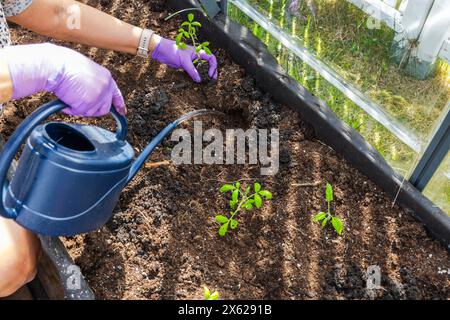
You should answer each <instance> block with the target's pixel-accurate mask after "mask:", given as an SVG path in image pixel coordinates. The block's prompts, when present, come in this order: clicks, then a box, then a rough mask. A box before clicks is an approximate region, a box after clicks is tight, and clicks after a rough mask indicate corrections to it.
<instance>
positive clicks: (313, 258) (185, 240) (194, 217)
mask: <svg viewBox="0 0 450 320" xmlns="http://www.w3.org/2000/svg"><path fill="white" fill-rule="evenodd" d="M88 3H89V4H91V5H93V6H96V7H98V8H101V9H102V10H104V11H106V12H111V13H113V14H114V15H116V16H117V17H119V18H122V19H124V20H126V21H129V22H131V23H135V24H138V25H141V26H145V25H150V26H151V27H152V28H153V29H154V30H155V31H157V32H160V33H161V34H163V35H165V36H168V37H171V38H174V37H175V35H176V30H177V23H179V21H177V20H171V21H169V22H164V17H166V16H167V9H166V8H165V5H164V4H163V2H158V1H144V0H139V1H117V2H114V4H115V5H114V6H112V5H111V3H112V2H109V1H88ZM138 13H139V14H138ZM13 36H14V40H15V41H17V42H21V43H30V42H38V41H47V39H45V38H42V37H37V36H34V35H32V34H31V33H28V32H25V31H23V30H20V29H15V30H14V31H13ZM210 40H214V39H210ZM64 45H68V46H71V45H69V44H65V43H64ZM72 47H74V46H72ZM211 47H212V49H213V51H215V53H216V54H217V56H218V61H219V66H220V69H219V70H220V72H219V79H218V81H217V82H205V83H202V84H200V85H198V84H194V83H193V82H191V81H190V79H189V78H188V76H187V75H186V74H184V73H182V72H180V71H176V70H172V69H169V68H167V67H165V66H161V65H159V64H157V63H154V62H147V63H145V62H142V60H139V59H137V58H133V57H131V56H128V55H123V54H116V53H111V52H108V51H103V50H97V49H91V50H87V49H86V48H83V47H80V46H77V47H75V48H77V49H78V50H80V51H82V52H83V53H85V54H87V55H89V56H90V57H92V58H93V59H95V60H96V61H97V62H99V63H101V64H103V65H105V66H106V67H107V68H109V69H110V70H111V72H112V73H113V74H114V76H115V78H116V79H117V80H118V83H119V86H120V87H121V89H122V90H123V93H124V95H125V97H126V102H127V107H128V122H129V126H130V128H129V136H128V141H129V142H130V143H131V144H132V145H133V146H134V147H135V148H136V152H137V153H139V152H140V151H141V150H142V148H143V147H144V146H145V145H146V144H147V142H148V141H149V140H150V139H151V138H152V137H153V136H154V135H155V134H156V133H157V132H158V131H159V130H161V129H162V128H163V127H164V126H165V124H167V123H168V122H169V121H172V120H174V119H175V118H177V117H178V116H180V115H182V114H184V113H186V112H188V111H192V110H195V109H201V108H213V109H217V110H220V111H224V112H226V113H227V114H228V115H229V117H227V118H224V119H217V118H216V119H214V118H202V120H203V128H204V130H206V129H208V128H218V129H221V130H223V131H224V130H225V129H231V128H242V129H244V130H245V129H247V128H250V127H253V126H256V127H259V128H269V129H270V128H278V129H279V130H280V170H279V172H278V174H277V175H275V176H260V166H257V165H253V166H251V165H233V166H226V165H223V166H219V165H180V166H175V165H173V164H170V165H166V166H160V167H156V168H151V169H142V170H141V171H140V172H139V174H138V175H137V176H136V178H135V179H134V181H133V182H132V183H131V184H130V185H129V186H128V187H127V188H126V189H125V190H124V193H123V195H122V197H121V200H120V204H119V205H118V206H117V208H116V211H115V212H116V214H115V216H114V217H113V218H112V219H111V220H110V221H109V223H108V224H107V225H106V226H104V227H103V228H102V229H101V230H99V231H97V232H92V233H90V234H86V235H80V236H77V237H73V238H68V239H64V242H65V245H66V247H67V248H68V250H69V253H70V254H71V256H72V257H73V258H74V259H75V262H76V263H77V264H78V265H79V266H80V267H81V269H82V271H83V273H84V275H85V276H86V278H87V280H88V282H89V284H90V286H91V287H92V289H93V291H94V292H95V294H96V297H97V298H99V299H201V298H202V292H203V289H202V285H207V286H208V287H210V288H211V289H214V290H216V289H217V290H219V292H220V295H221V298H223V299H323V298H328V299H367V298H369V295H368V292H367V291H366V289H365V288H366V276H365V274H366V270H367V268H368V267H369V266H371V265H377V266H379V267H380V268H381V279H382V283H381V285H382V286H383V289H382V290H377V291H376V292H375V293H374V294H375V297H376V298H382V299H399V298H402V299H403V298H409V299H421V298H426V299H448V298H449V297H450V295H449V290H450V280H449V274H448V273H447V272H445V273H444V271H447V270H450V264H449V261H450V259H449V258H450V255H449V253H448V252H447V250H446V249H445V248H444V247H443V246H442V245H441V244H440V243H438V242H437V241H435V240H433V239H432V238H430V237H429V236H428V235H427V234H426V232H425V230H424V229H423V227H422V226H421V225H420V224H418V223H416V222H415V221H414V219H412V218H411V217H410V216H409V215H408V214H406V213H405V212H404V211H403V210H402V209H400V208H399V207H398V206H397V205H393V204H392V203H393V200H392V199H390V198H389V197H388V196H387V195H386V194H385V193H384V192H383V191H382V190H381V189H380V188H379V187H377V186H376V185H375V184H374V183H373V182H371V181H370V180H368V179H367V178H366V177H365V176H363V175H362V174H360V173H359V172H358V171H357V170H355V169H353V168H352V167H351V166H350V165H348V164H347V162H346V161H345V160H344V159H343V158H342V157H341V156H340V155H338V154H336V153H335V152H334V151H333V150H332V149H331V148H329V147H328V146H326V145H325V144H323V143H321V142H320V141H318V140H317V139H315V137H314V132H313V130H312V129H311V128H310V127H309V126H308V125H307V124H306V123H303V122H302V119H300V118H299V117H298V115H297V114H296V113H294V112H293V111H291V110H289V109H288V108H287V107H285V106H281V105H279V104H277V103H275V102H274V101H272V100H271V98H270V97H269V96H267V95H265V94H264V93H262V92H261V91H260V90H258V89H257V88H256V87H255V86H254V82H253V79H251V78H250V77H248V76H246V75H245V72H244V71H243V70H242V69H241V68H240V67H239V66H238V65H236V64H234V63H233V62H232V61H231V60H230V58H229V57H228V56H227V54H226V53H225V52H222V51H218V52H217V51H216V50H214V45H213V44H212V45H211ZM51 98H52V97H50V96H49V95H45V96H42V95H40V96H36V97H34V98H31V99H26V100H23V101H20V102H16V103H11V104H10V105H9V107H8V109H7V110H6V112H5V116H4V117H3V119H2V133H3V134H4V135H5V136H6V137H8V136H9V135H10V134H11V132H12V131H13V130H14V128H15V127H16V126H17V125H18V124H19V123H20V121H22V119H23V118H24V117H25V116H26V115H27V114H28V113H29V112H31V110H33V109H34V108H36V107H37V106H39V105H41V104H42V103H43V102H44V101H48V100H50V99H51ZM55 119H64V120H65V121H68V120H69V118H68V117H64V116H60V115H58V116H56V117H55ZM71 120H72V121H73V119H71ZM77 120H78V121H79V122H89V123H92V124H96V125H101V126H104V127H108V128H110V129H113V126H114V122H113V121H112V120H111V119H110V118H108V117H106V118H102V119H89V120H86V119H77ZM183 127H184V128H187V129H188V130H190V131H191V132H192V122H189V123H186V124H185V125H183ZM173 145H174V143H173V142H170V141H168V140H166V141H165V142H164V143H163V144H162V146H160V147H159V148H158V149H157V150H156V151H155V152H154V153H153V155H152V156H151V159H150V161H154V162H156V161H162V160H170V152H171V147H173ZM237 179H244V180H243V181H242V183H244V184H245V183H247V182H249V180H251V181H252V182H253V181H259V182H261V183H262V184H263V187H264V188H266V189H268V190H271V191H272V192H273V200H271V201H270V202H268V204H267V205H266V206H264V207H263V209H262V210H256V211H252V212H250V213H245V214H243V215H241V216H240V217H239V220H240V224H239V226H238V228H237V229H236V230H234V231H232V232H230V233H229V234H227V235H226V236H225V237H224V238H220V237H219V236H218V234H217V229H218V225H217V224H216V222H215V221H214V216H215V215H216V214H219V213H226V210H228V208H227V201H226V200H225V198H224V197H222V196H219V193H218V188H219V187H220V185H221V184H222V183H223V182H226V181H229V182H231V181H235V180H237ZM247 179H249V180H247ZM327 181H328V182H330V183H331V184H332V185H333V186H334V189H335V199H336V200H335V202H334V208H333V209H334V212H335V213H336V214H337V215H338V216H339V217H341V218H342V220H343V221H344V223H345V229H344V232H343V235H342V236H341V237H339V236H337V235H336V234H335V233H334V232H333V231H332V230H331V229H330V228H325V229H324V230H322V229H321V227H320V225H319V224H318V223H313V222H311V218H312V217H313V216H314V215H315V214H316V213H318V212H319V211H321V210H323V209H325V205H326V203H325V201H324V196H323V194H324V190H325V184H326V182H327ZM302 183H312V185H311V186H302V185H300V184H302Z"/></svg>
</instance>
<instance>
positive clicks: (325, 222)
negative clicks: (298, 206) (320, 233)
mask: <svg viewBox="0 0 450 320" xmlns="http://www.w3.org/2000/svg"><path fill="white" fill-rule="evenodd" d="M327 222H328V218H326V219H323V220H322V228H325V226H326V225H327Z"/></svg>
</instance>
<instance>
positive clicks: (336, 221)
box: [331, 217, 344, 235]
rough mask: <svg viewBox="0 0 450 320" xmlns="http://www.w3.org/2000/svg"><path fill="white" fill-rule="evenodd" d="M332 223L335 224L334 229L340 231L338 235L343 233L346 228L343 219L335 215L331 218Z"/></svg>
mask: <svg viewBox="0 0 450 320" xmlns="http://www.w3.org/2000/svg"><path fill="white" fill-rule="evenodd" d="M331 224H332V225H333V228H334V230H336V232H337V233H338V235H341V234H342V230H343V229H344V224H343V223H342V221H341V219H339V218H338V217H333V218H332V219H331Z"/></svg>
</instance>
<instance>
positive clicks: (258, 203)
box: [254, 194, 262, 209]
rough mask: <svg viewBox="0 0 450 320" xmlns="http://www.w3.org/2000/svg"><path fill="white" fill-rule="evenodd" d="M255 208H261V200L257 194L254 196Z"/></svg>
mask: <svg viewBox="0 0 450 320" xmlns="http://www.w3.org/2000/svg"><path fill="white" fill-rule="evenodd" d="M254 199H255V206H256V207H257V208H258V209H259V208H261V204H262V198H261V196H260V195H259V194H255V198H254Z"/></svg>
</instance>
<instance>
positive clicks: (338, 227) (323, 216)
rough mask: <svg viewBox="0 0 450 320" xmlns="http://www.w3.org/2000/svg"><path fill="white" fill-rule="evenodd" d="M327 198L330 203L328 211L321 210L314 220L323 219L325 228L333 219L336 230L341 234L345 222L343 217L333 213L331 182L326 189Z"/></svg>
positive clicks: (332, 222)
mask: <svg viewBox="0 0 450 320" xmlns="http://www.w3.org/2000/svg"><path fill="white" fill-rule="evenodd" d="M325 200H326V201H327V204H328V210H327V212H319V213H318V214H316V216H315V217H314V218H313V221H322V228H325V226H326V225H327V223H328V221H330V220H331V224H332V225H333V228H334V230H335V231H336V232H337V234H339V235H341V234H342V230H343V229H344V224H343V223H342V221H341V219H339V218H338V217H336V216H334V215H332V214H331V202H332V201H333V187H332V186H331V184H329V183H327V187H326V190H325Z"/></svg>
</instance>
